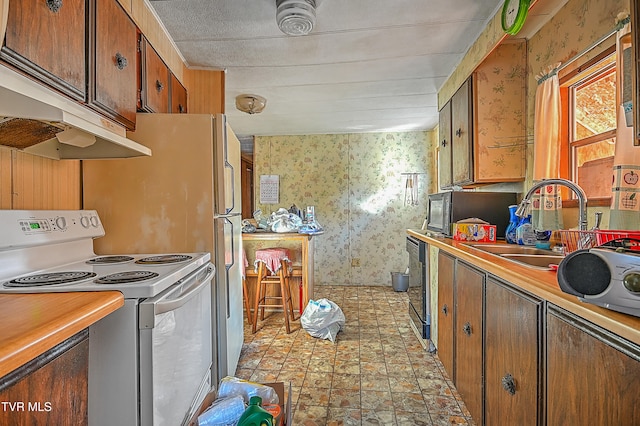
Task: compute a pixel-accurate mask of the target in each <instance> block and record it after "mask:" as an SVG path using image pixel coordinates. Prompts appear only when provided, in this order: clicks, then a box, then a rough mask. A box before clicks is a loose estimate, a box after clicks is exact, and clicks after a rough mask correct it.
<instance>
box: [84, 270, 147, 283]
mask: <svg viewBox="0 0 640 426" xmlns="http://www.w3.org/2000/svg"><path fill="white" fill-rule="evenodd" d="M157 276H158V274H157V273H156V272H149V271H126V272H116V273H115V274H109V275H105V276H104V277H100V278H96V279H95V280H93V282H95V283H97V284H123V283H132V282H137V281H145V280H150V279H151V278H155V277H157Z"/></svg>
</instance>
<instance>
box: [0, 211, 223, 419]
mask: <svg viewBox="0 0 640 426" xmlns="http://www.w3.org/2000/svg"><path fill="white" fill-rule="evenodd" d="M135 234H136V231H135V230H132V238H135ZM103 235H105V231H104V228H103V227H102V223H101V221H100V218H99V216H98V214H97V212H96V211H92V210H73V211H68V210H66V211H51V210H33V211H26V210H0V293H43V292H75V291H105V290H115V291H120V292H121V293H122V294H123V295H124V298H125V305H124V307H122V308H120V309H118V310H117V311H115V312H113V313H112V314H110V315H109V316H107V317H105V318H104V319H102V320H100V321H99V322H97V323H95V324H94V325H92V326H91V327H90V328H89V423H90V424H91V425H110V426H112V425H114V424H122V425H124V424H126V425H131V426H137V425H171V426H173V425H179V424H182V423H185V422H186V421H187V420H188V419H189V418H190V416H191V415H192V414H193V412H195V410H196V409H197V408H198V407H199V406H200V403H201V402H202V400H203V399H204V397H205V395H206V394H207V393H208V392H209V391H210V390H211V388H212V383H211V382H212V378H211V367H212V362H213V361H214V360H212V355H211V353H212V350H211V347H212V346H211V344H212V342H211V330H212V326H213V324H212V318H215V316H214V315H213V314H212V305H211V282H212V278H213V276H214V274H215V269H214V267H213V265H212V264H211V263H210V259H211V255H210V253H166V254H131V255H128V254H124V255H108V256H98V255H96V254H95V253H94V251H93V239H94V238H99V237H101V236H103Z"/></svg>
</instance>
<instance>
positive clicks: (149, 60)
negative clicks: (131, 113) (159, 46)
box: [138, 35, 170, 113]
mask: <svg viewBox="0 0 640 426" xmlns="http://www.w3.org/2000/svg"><path fill="white" fill-rule="evenodd" d="M169 75H170V72H169V68H168V67H167V65H166V64H165V63H164V62H163V61H162V58H160V55H158V53H157V52H156V51H155V49H154V48H153V46H151V44H150V43H149V42H148V41H147V39H146V38H145V37H144V36H142V35H140V73H139V80H138V81H139V84H138V90H139V97H138V109H139V110H140V111H146V112H157V113H168V112H169V111H170V110H169V90H170V88H169Z"/></svg>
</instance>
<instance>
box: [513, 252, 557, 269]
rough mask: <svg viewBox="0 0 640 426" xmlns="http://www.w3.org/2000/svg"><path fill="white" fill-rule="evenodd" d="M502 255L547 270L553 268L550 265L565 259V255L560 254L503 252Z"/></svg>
mask: <svg viewBox="0 0 640 426" xmlns="http://www.w3.org/2000/svg"><path fill="white" fill-rule="evenodd" d="M543 251H544V250H543ZM500 256H501V257H503V258H505V259H507V260H512V261H514V262H518V263H524V264H525V265H527V266H530V267H534V268H542V269H546V270H551V269H552V268H551V267H550V266H549V265H559V264H560V262H561V261H562V259H564V256H561V255H558V254H554V255H550V254H501V255H500Z"/></svg>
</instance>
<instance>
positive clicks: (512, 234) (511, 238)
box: [504, 204, 518, 244]
mask: <svg viewBox="0 0 640 426" xmlns="http://www.w3.org/2000/svg"><path fill="white" fill-rule="evenodd" d="M517 209H518V206H517V205H515V204H512V205H510V206H509V225H507V230H506V232H505V237H504V238H505V240H506V241H507V243H509V244H517V243H518V240H517V239H516V228H517V227H518V216H516V210H517Z"/></svg>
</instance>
